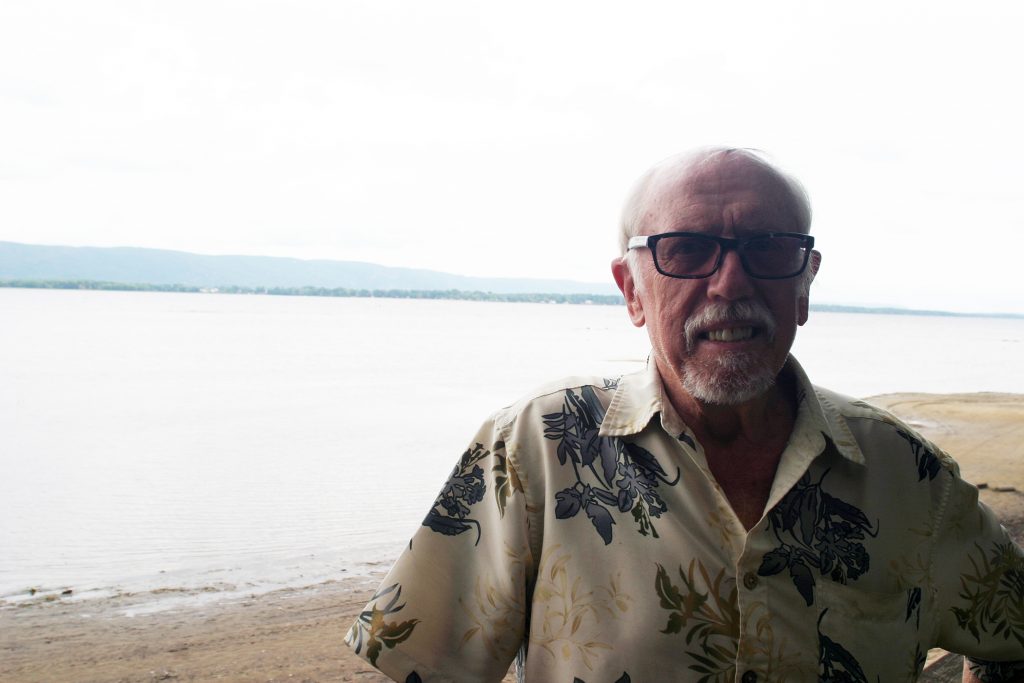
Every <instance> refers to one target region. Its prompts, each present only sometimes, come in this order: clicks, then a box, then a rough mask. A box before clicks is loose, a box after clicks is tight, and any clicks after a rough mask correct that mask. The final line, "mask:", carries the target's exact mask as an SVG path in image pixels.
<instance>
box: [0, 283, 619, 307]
mask: <svg viewBox="0 0 1024 683" xmlns="http://www.w3.org/2000/svg"><path fill="white" fill-rule="evenodd" d="M0 287H19V288H26V289H95V290H106V291H120V292H191V293H197V294H198V293H205V294H211V293H212V294H269V295H271V296H330V297H358V298H364V299H370V298H379V299H458V300H463V301H505V302H514V303H555V304H596V305H605V306H608V305H617V304H621V303H622V297H621V296H610V295H606V294H553V293H521V294H499V293H496V292H480V291H467V290H461V289H440V290H419V289H349V288H346V287H333V288H330V287H243V286H239V285H225V286H221V287H196V286H193V285H181V284H171V285H166V284H150V283H135V282H102V281H97V280H4V281H0Z"/></svg>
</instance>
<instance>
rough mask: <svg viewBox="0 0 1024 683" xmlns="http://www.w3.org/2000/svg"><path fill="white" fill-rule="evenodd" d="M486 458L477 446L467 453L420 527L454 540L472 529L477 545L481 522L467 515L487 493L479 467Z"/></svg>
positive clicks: (485, 454)
mask: <svg viewBox="0 0 1024 683" xmlns="http://www.w3.org/2000/svg"><path fill="white" fill-rule="evenodd" d="M488 455H490V451H488V450H487V449H486V448H484V446H483V444H480V443H478V444H476V445H474V446H473V447H472V448H468V449H466V452H465V453H463V454H462V458H460V460H459V464H458V465H456V466H455V469H453V470H452V473H451V475H449V477H448V481H447V482H445V485H444V487H443V488H442V489H441V493H439V494H438V496H437V500H435V501H434V505H433V507H431V509H430V512H428V513H427V516H426V518H425V519H424V520H423V526H425V527H429V528H430V529H431V530H432V531H436V532H437V533H439V534H444V535H445V536H457V535H459V534H461V533H465V532H466V531H469V530H470V529H473V528H474V527H475V528H476V543H474V545H477V544H479V543H480V535H481V529H480V522H478V521H477V520H475V519H473V518H472V517H470V516H469V513H470V507H471V506H472V505H473V504H475V503H479V502H480V501H481V500H483V497H484V492H485V491H486V490H487V485H486V484H485V483H484V471H483V469H481V467H480V465H479V464H478V463H479V462H480V461H481V460H483V459H484V458H486V457H487V456H488ZM499 505H500V503H499Z"/></svg>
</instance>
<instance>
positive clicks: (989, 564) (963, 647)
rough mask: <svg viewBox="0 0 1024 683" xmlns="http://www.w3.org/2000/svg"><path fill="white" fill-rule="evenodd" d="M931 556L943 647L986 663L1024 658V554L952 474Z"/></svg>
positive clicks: (973, 490) (971, 490) (974, 494)
mask: <svg viewBox="0 0 1024 683" xmlns="http://www.w3.org/2000/svg"><path fill="white" fill-rule="evenodd" d="M951 476H952V483H951V486H950V489H949V498H948V501H947V503H946V506H945V507H946V510H945V513H944V515H943V520H942V524H941V526H940V531H939V536H938V538H937V544H936V548H935V555H934V558H933V562H932V564H933V572H934V578H935V582H936V583H935V587H936V607H937V608H938V609H937V614H936V616H937V618H938V630H939V632H938V638H937V641H938V642H937V644H938V646H939V647H941V648H943V649H946V650H949V651H951V652H956V653H959V654H963V655H966V656H968V657H970V658H973V659H977V660H985V661H987V662H1004V663H1006V662H1014V661H1018V660H1024V553H1022V551H1021V549H1020V547H1019V546H1017V545H1016V544H1015V543H1014V542H1013V540H1012V539H1011V538H1010V536H1009V534H1008V533H1007V531H1006V529H1005V528H1003V526H1002V525H1000V523H999V520H998V519H997V518H996V516H995V514H994V513H993V512H992V510H990V509H989V508H988V507H987V506H985V505H984V504H982V503H981V502H979V500H978V490H977V489H976V488H974V487H973V486H971V485H970V484H968V483H966V482H964V481H963V480H962V479H960V478H959V476H957V475H956V474H955V473H951Z"/></svg>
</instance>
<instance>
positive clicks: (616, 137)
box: [0, 0, 1024, 312]
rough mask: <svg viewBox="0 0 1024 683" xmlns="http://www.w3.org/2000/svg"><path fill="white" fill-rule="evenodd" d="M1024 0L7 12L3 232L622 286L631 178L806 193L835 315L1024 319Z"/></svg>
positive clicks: (256, 5)
mask: <svg viewBox="0 0 1024 683" xmlns="http://www.w3.org/2000/svg"><path fill="white" fill-rule="evenodd" d="M1022 29H1024V5H1022V4H1021V3H1016V2H1009V1H1007V2H983V1H982V2H970V3H969V2H966V0H964V1H963V2H957V3H945V2H936V1H935V0H931V1H929V2H903V1H901V2H892V1H891V0H889V1H886V2H858V3H836V2H822V1H820V0H818V1H814V2H777V1H772V2H766V1H764V0H761V1H758V2H680V1H678V0H676V1H674V2H665V3H645V2H631V3H607V4H606V3H600V2H593V1H590V2H555V1H553V0H549V1H547V2H537V3H533V2H523V1H517V2H514V3H494V2H482V1H479V0H474V1H466V2H445V1H443V0H431V1H430V2H413V1H408V2H388V1H387V0H372V1H369V2H351V1H345V0H340V1H334V2H312V1H310V2H283V1H282V2H255V1H252V0H245V1H238V2H224V1H220V0H203V1H202V2H199V1H189V0H178V1H176V2H170V1H166V2H142V1H136V2H105V1H101V0H90V1H89V2H72V1H49V2H48V1H45V0H42V1H41V0H24V1H19V0H4V2H3V3H2V4H0V239H4V240H12V241H19V242H31V243H41V244H72V245H98V246H112V245H131V246H145V247H157V248H168V249H181V250H187V251H195V252H201V253H231V254H268V255H280V256H296V257H301V258H332V259H346V260H364V261H373V262H376V263H382V264H387V265H396V266H412V267H422V268H430V269H436V270H444V271H449V272H455V273H462V274H468V275H501V276H529V277H566V278H572V279H577V280H586V281H605V280H607V279H608V278H609V277H610V276H609V275H608V262H609V260H610V259H611V257H612V256H613V255H614V254H615V248H616V247H615V236H614V235H615V229H616V220H617V217H618V213H619V206H620V204H621V201H622V199H623V197H624V195H625V193H626V191H627V190H628V188H629V186H630V184H631V183H632V181H633V179H634V178H635V177H636V176H638V175H639V174H640V173H641V172H642V171H643V170H644V169H645V168H646V167H647V166H649V165H650V164H652V163H654V162H656V161H658V160H659V159H661V158H663V157H665V156H667V155H669V154H672V153H674V152H677V151H680V150H683V149H687V148H690V147H693V146H697V145H704V144H731V145H741V146H750V147H757V148H760V149H763V150H766V151H767V152H769V153H770V154H771V155H772V156H773V157H774V158H775V160H776V161H777V162H779V163H780V164H781V165H783V166H784V167H786V168H788V169H789V170H790V171H792V172H793V173H795V174H796V175H797V177H799V178H801V179H802V180H803V182H804V184H805V185H806V186H807V188H808V191H809V193H810V195H811V200H812V203H813V206H814V211H815V220H814V227H813V233H814V234H815V235H816V236H817V239H818V245H819V248H820V250H821V251H822V252H823V253H824V262H823V265H822V271H821V274H820V276H819V279H818V281H817V283H816V285H815V291H814V294H815V297H814V298H815V300H816V301H819V302H830V303H854V304H856V303H864V304H892V305H899V306H911V307H918V308H921V307H927V308H943V309H951V310H975V311H986V310H989V311H990V310H999V311H1015V312H1024V285H1022V284H1021V279H1022V278H1021V270H1022V266H1021V264H1022V260H1024V259H1022V249H1024V237H1022V235H1024V183H1022V180H1024V177H1022V176H1024V174H1022V172H1021V170H1020V161H1019V160H1020V159H1021V158H1022V157H1024V133H1022V121H1024V99H1022V94H1021V90H1022V89H1021V79H1022V77H1021V72H1022V65H1024V41H1022V40H1021V39H1020V35H1021V32H1022Z"/></svg>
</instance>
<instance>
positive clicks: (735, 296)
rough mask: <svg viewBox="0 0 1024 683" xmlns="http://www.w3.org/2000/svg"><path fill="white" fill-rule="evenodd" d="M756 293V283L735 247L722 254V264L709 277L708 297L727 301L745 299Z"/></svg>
mask: <svg viewBox="0 0 1024 683" xmlns="http://www.w3.org/2000/svg"><path fill="white" fill-rule="evenodd" d="M753 293H754V283H753V282H751V277H750V275H748V274H747V271H746V270H744V269H743V262H742V261H740V255H739V254H738V253H736V250H735V249H727V250H726V252H725V254H723V255H722V265H720V266H719V267H718V270H716V271H715V272H714V273H712V274H711V275H710V276H709V277H708V297H709V298H721V299H725V300H726V301H738V300H740V299H745V298H747V297H749V296H751V295H752V294H753Z"/></svg>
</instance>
